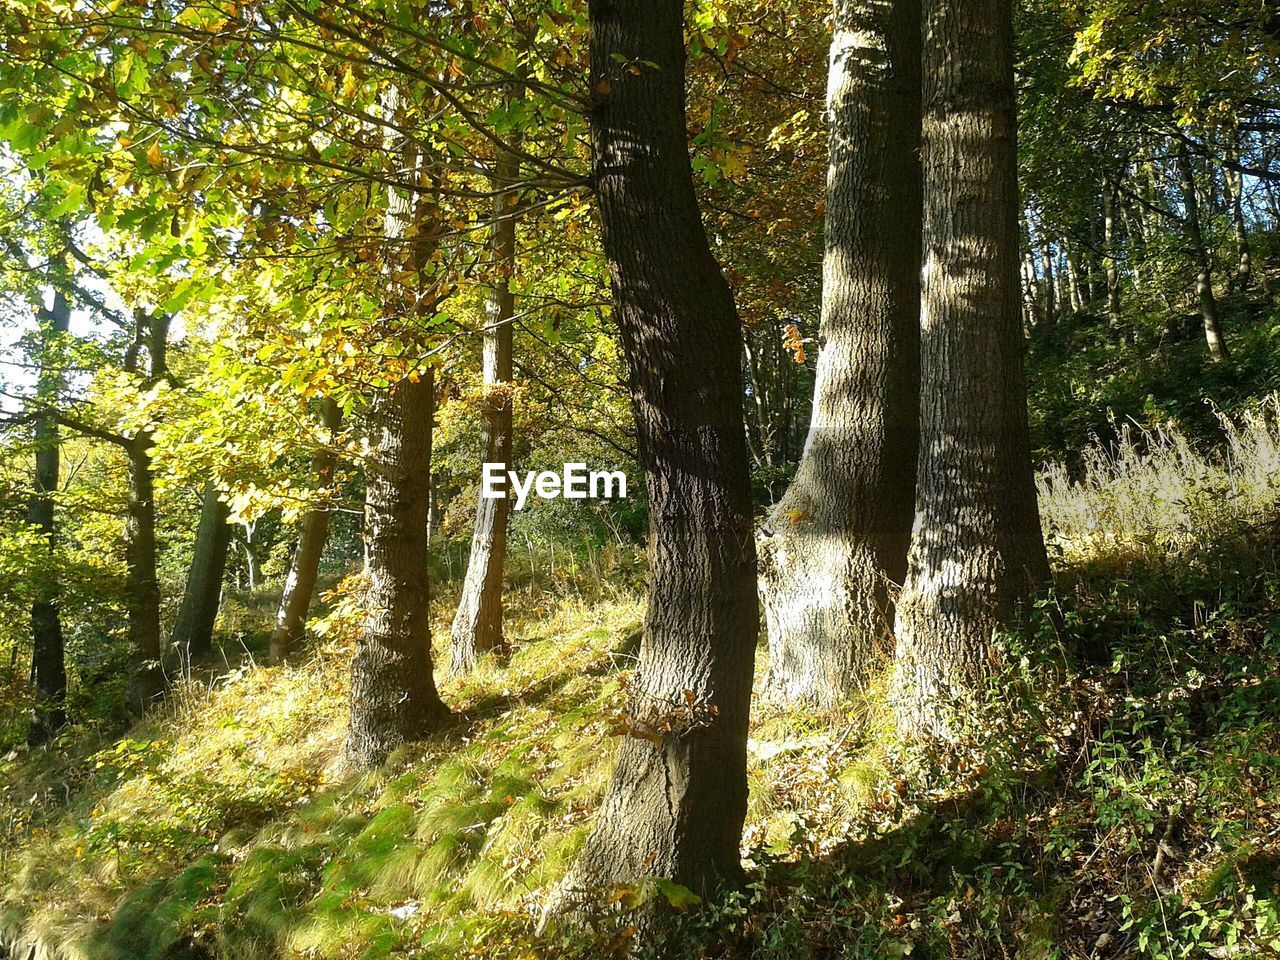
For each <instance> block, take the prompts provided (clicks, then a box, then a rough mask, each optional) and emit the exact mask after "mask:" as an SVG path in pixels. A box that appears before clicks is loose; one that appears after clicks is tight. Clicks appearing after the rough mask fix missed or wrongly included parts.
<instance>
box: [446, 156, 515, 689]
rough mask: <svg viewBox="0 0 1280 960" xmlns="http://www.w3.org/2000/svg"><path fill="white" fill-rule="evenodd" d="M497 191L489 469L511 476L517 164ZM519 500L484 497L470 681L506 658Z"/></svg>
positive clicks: (466, 654)
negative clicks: (509, 570)
mask: <svg viewBox="0 0 1280 960" xmlns="http://www.w3.org/2000/svg"><path fill="white" fill-rule="evenodd" d="M495 174H496V176H495V177H494V180H493V187H494V189H495V190H497V191H503V192H499V193H498V194H497V195H496V197H495V198H494V211H493V213H494V217H495V219H494V224H493V233H492V236H491V238H490V245H489V246H490V252H491V255H492V259H493V268H492V269H493V271H494V277H495V279H494V283H493V287H492V289H491V290H490V292H489V302H488V305H487V310H486V319H487V321H488V322H487V325H486V327H485V331H484V360H483V363H484V391H485V399H484V404H485V409H484V461H483V462H484V463H500V464H502V470H503V475H504V476H505V475H506V471H507V470H510V469H511V402H512V398H511V377H512V371H511V361H512V347H513V341H514V331H513V330H512V326H513V322H512V318H513V317H515V315H516V305H515V296H514V294H513V293H512V291H511V278H512V276H513V274H514V273H515V260H516V205H517V203H518V201H519V197H518V195H517V193H516V191H515V190H513V189H510V188H511V187H512V185H513V184H514V183H515V181H516V179H517V177H518V176H519V174H520V168H519V165H518V163H517V162H516V159H515V158H514V157H512V156H511V155H510V154H504V155H503V156H502V157H501V158H500V159H499V160H498V162H497V165H496V170H495ZM510 510H511V501H510V500H509V499H507V498H505V497H504V498H502V499H494V498H488V497H484V496H480V497H478V498H477V501H476V525H475V531H474V533H473V534H472V537H471V554H470V556H469V558H468V560H467V573H466V576H465V578H464V579H463V582H462V596H461V598H460V599H459V601H458V611H457V613H456V615H455V616H454V618H453V627H452V630H451V631H450V633H451V640H452V644H451V649H452V657H451V660H450V669H451V670H452V672H453V673H454V674H464V673H468V672H470V671H471V670H472V669H474V668H475V665H476V662H477V661H478V660H479V658H480V657H481V656H482V655H483V654H485V653H488V652H495V653H498V654H505V653H506V651H507V644H506V640H505V638H504V637H503V632H502V587H503V572H504V569H505V567H506V560H507V520H508V517H509V515H510Z"/></svg>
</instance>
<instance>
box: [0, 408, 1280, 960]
mask: <svg viewBox="0 0 1280 960" xmlns="http://www.w3.org/2000/svg"><path fill="white" fill-rule="evenodd" d="M1275 404H1276V401H1275V400H1274V399H1273V400H1271V401H1270V402H1269V405H1265V406H1262V407H1257V408H1255V409H1254V411H1253V412H1252V413H1250V414H1249V415H1248V416H1243V417H1237V418H1234V419H1230V420H1228V421H1227V426H1226V429H1225V435H1226V436H1227V437H1228V440H1229V442H1228V445H1227V446H1226V447H1225V448H1223V450H1222V451H1221V452H1220V453H1218V454H1216V455H1215V454H1210V453H1206V452H1204V451H1203V450H1202V449H1201V448H1200V447H1199V446H1197V445H1195V444H1193V443H1191V442H1190V441H1188V440H1186V439H1185V438H1184V437H1183V436H1182V435H1181V434H1180V433H1179V432H1178V431H1176V430H1174V429H1173V428H1171V427H1167V426H1159V425H1157V426H1153V427H1151V428H1149V429H1148V430H1147V431H1145V432H1141V433H1140V432H1139V431H1138V428H1137V427H1131V428H1129V431H1128V432H1121V433H1120V434H1119V437H1120V441H1119V443H1118V444H1117V445H1115V446H1113V447H1111V448H1110V449H1106V450H1104V449H1102V448H1094V449H1092V450H1091V451H1088V452H1086V454H1085V455H1084V456H1083V457H1082V458H1081V466H1080V468H1079V469H1078V470H1073V471H1071V472H1070V473H1069V472H1068V471H1067V470H1065V469H1062V468H1052V467H1051V468H1048V469H1047V470H1046V471H1044V472H1043V473H1042V476H1041V486H1040V491H1041V504H1042V511H1043V514H1044V518H1045V524H1046V530H1047V532H1048V537H1049V542H1050V546H1051V548H1052V550H1053V553H1054V556H1055V561H1056V576H1055V584H1054V587H1053V589H1052V590H1051V591H1050V592H1048V593H1047V594H1046V595H1044V596H1043V597H1042V598H1041V599H1040V600H1039V601H1038V602H1037V604H1036V605H1035V607H1034V609H1031V610H1029V611H1028V612H1027V616H1026V617H1025V618H1024V621H1023V623H1022V624H1021V625H1020V626H1019V627H1018V628H1017V629H1016V630H1013V631H1011V632H1010V634H1009V635H1008V636H1006V637H1003V638H1002V640H1001V643H1002V644H1003V647H1004V649H1005V650H1006V652H1007V656H1006V657H1005V663H1006V668H1005V670H1004V672H1003V674H1002V675H1001V676H999V677H996V678H993V681H992V686H991V689H990V691H989V693H988V694H987V695H985V696H983V697H982V698H980V700H979V702H978V703H976V704H975V705H974V708H973V709H972V710H971V711H970V713H969V719H968V721H967V723H966V724H965V726H964V727H963V729H961V730H960V732H959V734H958V737H957V740H956V741H955V742H954V743H953V744H951V745H949V746H948V747H947V748H946V749H945V750H942V749H933V750H929V751H924V750H920V749H917V748H906V747H904V746H903V745H901V744H900V743H899V742H898V741H897V739H896V738H895V736H894V731H893V725H892V722H891V719H890V711H889V710H888V708H887V707H886V703H885V701H886V698H885V696H884V693H883V686H884V681H877V682H876V683H874V684H872V686H871V687H870V688H869V690H868V692H867V693H866V694H865V695H864V696H863V697H861V698H859V699H858V700H857V701H856V702H853V703H850V704H849V705H847V707H846V708H845V709H843V710H840V711H834V712H831V713H826V714H814V713H809V712H803V711H785V710H778V709H764V708H762V709H760V710H758V711H757V714H756V716H755V718H754V720H753V726H752V731H751V741H750V745H749V747H750V750H749V758H750V760H749V779H750V786H751V799H750V810H749V815H748V824H747V831H746V836H745V839H744V856H745V859H746V862H747V864H748V867H749V870H748V883H747V885H746V886H745V887H744V888H743V889H742V890H739V891H737V892H735V893H732V894H730V895H727V896H726V897H724V898H723V899H722V900H720V901H719V902H717V903H714V904H704V905H701V906H700V907H699V908H696V909H695V908H693V907H692V906H691V905H690V904H689V902H688V898H687V897H682V896H680V893H679V891H678V890H674V891H673V890H672V889H670V888H669V887H663V886H661V885H652V884H650V885H646V884H640V885H638V886H637V887H636V888H635V889H633V890H630V891H620V893H619V896H618V897H617V898H616V901H615V903H614V905H613V907H612V909H610V910H608V911H605V912H604V913H602V914H600V915H599V916H598V917H596V918H595V923H594V924H588V925H587V926H586V927H585V928H574V929H569V928H566V929H556V928H552V929H551V930H549V931H547V932H546V933H545V934H544V935H542V936H538V935H537V934H536V933H535V926H536V923H535V920H536V917H535V911H536V906H537V904H538V903H539V902H540V899H541V897H542V896H543V895H544V894H545V892H546V891H547V890H548V888H549V887H550V886H551V885H553V884H554V883H555V882H556V881H557V880H558V879H560V878H561V877H562V876H563V875H564V873H565V871H566V869H567V867H568V865H569V864H570V863H571V862H572V860H573V858H574V856H575V854H576V853H577V851H578V849H579V847H580V845H581V842H582V840H583V838H584V836H585V833H586V831H587V829H588V828H589V826H590V823H591V818H592V815H593V812H594V810H595V807H596V805H597V803H598V801H599V799H600V797H601V795H602V792H603V789H604V786H605V783H606V780H607V777H608V773H609V767H610V757H611V755H612V752H613V749H612V748H613V743H614V741H613V740H612V738H611V734H610V731H611V730H612V729H613V728H614V727H615V726H616V724H614V723H613V717H614V714H615V713H616V711H617V710H618V708H619V707H620V703H621V698H622V688H623V679H622V677H623V674H624V672H625V671H626V670H627V669H628V668H629V667H630V666H631V665H632V663H633V661H634V656H635V653H636V641H637V638H638V635H639V621H640V617H641V613H642V609H641V602H640V599H639V595H638V591H637V590H635V589H634V588H633V587H632V586H627V587H616V586H614V587H611V586H610V577H609V576H604V575H598V574H596V573H593V572H592V571H591V570H585V571H580V572H579V573H580V575H583V576H587V577H589V578H593V579H592V582H591V585H590V589H589V590H587V593H588V595H589V596H590V599H589V600H585V599H582V598H581V597H579V598H576V599H555V597H557V596H559V597H564V596H565V595H566V594H567V593H570V592H571V591H565V590H558V591H556V592H555V593H553V592H551V591H549V590H547V589H545V587H546V586H547V585H545V584H544V585H543V586H542V587H541V588H538V589H534V588H532V587H530V588H529V589H525V590H516V591H514V592H513V610H512V615H511V621H510V627H511V633H512V636H513V638H514V640H515V643H514V647H515V650H514V654H513V656H512V658H511V660H510V662H509V663H507V664H505V665H503V664H497V663H493V662H489V663H486V664H484V666H483V667H482V669H481V670H479V671H478V672H477V673H476V674H474V675H473V676H471V677H469V678H467V679H466V680H458V679H454V678H445V679H444V682H443V684H442V689H443V693H444V695H445V697H446V699H447V700H448V702H449V703H450V704H452V705H454V706H455V709H456V712H457V717H456V719H455V721H454V722H453V723H452V725H451V726H450V727H449V728H448V729H446V730H444V731H443V732H441V733H440V734H439V735H438V736H436V737H435V738H433V739H432V740H430V741H428V742H426V743H423V744H418V745H415V746H412V747H407V748H404V749H402V750H401V751H399V752H398V753H397V754H396V755H394V756H393V757H392V759H391V761H390V762H389V763H388V764H387V765H386V766H385V767H384V768H382V769H381V770H379V771H377V772H375V773H372V774H368V775H364V776H359V777H352V776H349V775H346V774H343V773H342V772H341V771H340V770H339V768H338V767H337V765H336V763H335V759H336V757H337V753H338V750H339V748H340V744H341V739H342V736H343V733H344V730H343V719H344V713H345V698H346V679H345V678H346V670H347V666H348V660H349V656H350V653H351V647H352V643H353V638H354V628H355V624H356V622H358V616H359V613H360V603H359V594H358V591H357V590H356V589H354V585H350V584H349V585H348V586H347V587H346V588H339V589H338V590H336V591H335V592H334V593H333V594H332V595H331V596H330V598H329V609H328V612H327V614H326V615H325V616H323V617H321V618H320V619H319V620H318V621H317V623H316V624H314V627H315V633H316V635H317V636H316V642H315V644H314V645H313V647H312V648H310V650H309V651H308V652H307V654H306V655H305V656H304V657H303V658H302V659H300V660H299V661H298V662H296V663H293V664H289V665H286V666H281V667H263V666H258V665H256V664H254V663H253V662H252V659H251V658H247V659H245V660H244V661H243V662H242V663H240V664H239V665H237V666H236V667H235V668H234V669H231V670H230V671H228V672H226V673H224V674H223V675H221V676H219V677H217V678H216V681H214V682H208V683H203V684H201V683H197V682H196V681H195V680H192V681H190V682H188V683H187V684H186V685H184V686H183V687H181V688H180V689H179V690H178V691H177V693H176V694H175V695H174V696H173V697H172V698H171V699H170V701H169V703H168V704H167V705H166V706H165V707H164V708H163V709H160V710H157V711H155V712H154V713H153V715H151V716H150V717H149V718H147V720H146V721H145V722H144V723H142V724H141V725H139V726H137V727H135V728H133V729H132V730H130V731H129V732H128V734H127V736H126V737H124V738H118V737H116V736H114V735H112V734H111V733H110V732H109V731H107V730H106V729H105V728H94V727H93V726H92V725H90V726H87V727H80V728H77V729H76V730H74V731H71V732H69V733H67V734H66V735H64V736H63V738H62V739H61V740H60V741H59V742H58V743H57V744H56V745H55V746H54V747H53V749H52V750H37V751H33V752H22V751H15V752H13V753H11V754H9V755H8V756H7V757H5V758H4V759H3V760H2V761H0V791H2V795H0V815H2V816H3V817H4V821H3V823H4V834H3V838H2V842H0V883H2V884H3V896H2V899H0V931H3V936H4V937H5V938H6V939H7V940H8V941H10V942H11V943H21V942H24V941H25V942H28V943H32V942H39V943H42V944H44V945H45V946H47V947H48V948H50V949H51V950H53V951H54V952H53V954H52V955H54V956H65V957H76V958H84V960H159V958H179V957H219V958H230V960H257V958H262V960H266V958H276V957H307V958H335V960H336V958H361V960H375V958H389V957H403V956H426V957H436V956H438V957H451V958H452V957H477V958H479V957H484V958H490V960H503V958H529V957H582V958H587V957H592V958H598V957H602V956H608V955H611V954H621V953H623V952H625V951H627V950H630V951H633V952H635V953H637V954H639V955H642V956H643V955H649V956H653V957H659V956H660V957H664V958H673V960H678V958H684V957H687V958H690V960H692V958H695V957H705V958H726V960H728V958H741V957H752V958H776V960H804V958H827V957H849V958H854V957H856V958H867V960H870V958H881V957H893V956H907V955H910V956H913V957H929V958H933V957H937V958H944V957H946V958H954V957H973V958H979V957H981V958H988V957H1001V958H1003V957H1015V956H1016V957H1020V958H1028V960H1031V958H1044V960H1050V958H1074V957H1090V958H1112V957H1115V958H1120V957H1126V958H1127V957H1149V958H1152V960H1156V958H1170V960H1171V958H1181V957H1215V958H1218V957H1223V958H1225V957H1267V956H1280V816H1278V815H1277V813H1276V811H1278V810H1280V669H1278V668H1280V557H1278V556H1277V550H1278V549H1280V537H1278V534H1280V526H1277V509H1276V504H1277V487H1276V484H1277V480H1276V478H1277V475H1278V474H1280V469H1278V466H1277V451H1280V428H1277V424H1276V416H1275V414H1276V406H1275ZM610 562H611V563H612V562H613V561H610ZM628 569H630V568H628ZM621 579H622V580H623V581H625V582H626V583H628V584H633V583H634V579H633V578H631V574H630V573H628V574H627V575H626V576H624V577H621ZM579 586H581V585H580V584H579ZM448 602H449V597H448V594H447V591H446V593H445V595H444V596H443V597H442V599H441V601H440V604H439V607H438V609H437V614H438V617H437V622H438V623H444V622H447V621H445V620H444V618H445V617H446V616H447V613H448ZM440 632H441V634H443V632H444V631H443V629H441V630H440ZM761 659H762V660H763V657H762V658H761ZM761 668H763V664H761ZM653 897H659V898H663V899H665V900H668V901H670V902H672V903H673V904H675V905H678V906H680V907H682V908H683V909H682V910H679V911H672V916H671V917H670V924H669V929H668V930H667V931H666V933H657V932H654V931H653V930H652V929H650V928H647V927H646V928H644V929H646V930H648V932H647V933H645V934H643V935H641V934H638V933H637V932H636V930H637V925H636V924H634V923H633V922H632V921H633V917H632V913H633V908H634V907H636V906H637V905H638V904H639V903H640V902H641V901H643V900H645V899H646V898H653Z"/></svg>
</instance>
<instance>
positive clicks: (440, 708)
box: [345, 366, 449, 767]
mask: <svg viewBox="0 0 1280 960" xmlns="http://www.w3.org/2000/svg"><path fill="white" fill-rule="evenodd" d="M433 379H434V378H433V376H432V368H431V367H429V366H428V367H424V369H423V370H422V375H421V379H419V380H418V382H416V383H415V382H413V381H412V380H409V379H405V380H402V381H400V382H399V383H398V384H397V385H396V386H395V388H394V389H393V390H392V391H390V392H389V393H388V394H387V395H386V396H383V397H380V398H379V399H378V400H376V401H375V402H374V404H373V408H372V410H371V411H370V412H369V414H368V417H367V421H366V427H367V429H368V432H369V438H370V441H371V445H372V447H373V451H372V453H371V454H370V456H369V459H368V461H367V466H366V470H367V484H368V496H367V500H366V510H367V513H366V519H365V524H366V537H367V539H368V544H369V593H368V597H367V599H366V605H367V608H368V614H367V615H366V617H365V623H364V629H363V632H362V634H361V637H360V642H359V645H358V646H357V649H356V655H355V659H354V661H353V662H352V664H351V720H350V726H349V727H348V730H347V742H346V748H345V752H346V756H347V759H348V761H349V762H350V763H351V764H352V765H354V766H357V767H372V766H376V765H378V764H380V763H382V762H383V761H384V760H386V758H387V756H388V754H390V753H391V751H392V750H394V749H395V748H396V747H399V746H401V745H402V744H405V743H411V742H413V741H415V740H420V739H421V738H422V737H423V736H424V735H426V734H427V733H429V732H430V731H431V730H432V729H434V728H436V727H438V726H439V725H440V723H441V722H442V721H443V720H444V719H445V718H446V717H447V716H448V714H449V711H448V709H447V708H446V707H445V705H444V703H443V702H442V701H441V700H440V695H439V693H438V692H437V690H436V684H435V676H434V672H433V670H432V665H431V621H430V612H429V605H430V599H431V593H430V583H429V581H428V577H427V485H426V476H427V473H428V472H429V470H430V465H431V433H432V419H433V417H434V414H435V396H434V383H433Z"/></svg>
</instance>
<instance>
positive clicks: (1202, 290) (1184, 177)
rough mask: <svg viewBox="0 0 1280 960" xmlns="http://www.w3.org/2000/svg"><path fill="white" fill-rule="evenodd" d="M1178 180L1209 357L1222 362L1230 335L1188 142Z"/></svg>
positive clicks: (1181, 147)
mask: <svg viewBox="0 0 1280 960" xmlns="http://www.w3.org/2000/svg"><path fill="white" fill-rule="evenodd" d="M1178 180H1179V183H1180V184H1181V187H1182V218H1183V220H1182V222H1183V229H1184V231H1185V232H1186V235H1187V243H1188V244H1189V245H1190V247H1191V256H1192V258H1193V260H1194V261H1195V266H1196V297H1197V299H1198V300H1199V302H1200V319H1201V321H1202V322H1203V323H1204V339H1205V342H1206V343H1207V344H1208V345H1209V356H1210V357H1212V358H1213V360H1214V362H1216V363H1221V362H1222V361H1224V360H1229V359H1230V358H1231V354H1230V351H1228V350H1227V341H1226V338H1224V337H1223V335H1222V321H1221V319H1219V317H1218V300H1217V298H1216V297H1215V296H1214V295H1213V266H1212V264H1211V262H1210V260H1209V249H1208V248H1207V247H1206V246H1205V243H1204V233H1203V231H1202V230H1201V228H1200V198H1199V196H1198V194H1197V191H1196V178H1195V170H1194V169H1193V168H1192V166H1191V157H1190V156H1189V155H1188V153H1187V147H1186V144H1183V143H1180V144H1179V145H1178Z"/></svg>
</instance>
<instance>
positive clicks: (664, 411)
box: [551, 0, 759, 912]
mask: <svg viewBox="0 0 1280 960" xmlns="http://www.w3.org/2000/svg"><path fill="white" fill-rule="evenodd" d="M682 6H683V5H682V3H681V0H591V2H590V3H589V6H588V12H589V17H590V22H591V75H590V82H591V90H592V101H593V102H592V108H591V129H592V147H593V151H592V152H593V170H594V176H595V182H596V188H597V193H598V197H599V203H600V217H601V227H602V240H603V245H604V251H605V256H606V258H607V259H608V261H609V270H610V278H611V282H612V287H613V299H614V317H615V319H616V321H617V324H618V329H619V333H620V338H621V342H622V348H623V352H624V354H625V356H626V359H627V367H628V377H629V383H630V388H631V395H632V406H633V409H634V412H635V417H636V424H637V433H638V437H639V441H640V448H641V459H642V461H643V462H644V463H645V464H646V465H647V468H648V475H647V484H648V493H649V515H650V529H649V555H650V566H649V577H650V583H649V606H648V610H647V612H646V615H645V625H644V632H643V637H642V640H641V646H640V663H639V667H638V669H637V671H636V673H635V675H634V676H633V677H632V679H631V681H630V690H629V694H630V697H629V706H628V713H627V716H628V729H629V733H628V735H626V736H624V737H623V739H622V743H621V744H620V745H619V748H618V755H617V763H616V766H615V768H614V772H613V777H612V780H611V781H610V784H609V788H608V792H607V794H606V796H605V798H604V801H603V803H602V805H601V807H600V811H599V813H598V814H597V817H596V822H595V826H594V828H593V830H592V832H591V834H590V836H589V837H588V838H587V841H586V844H585V847H584V849H583V851H582V855H581V857H580V859H579V861H578V863H577V866H576V868H575V870H574V872H573V874H572V875H571V876H570V877H569V878H568V879H567V880H566V881H565V884H564V885H563V886H562V887H561V888H560V890H559V892H558V895H557V897H556V898H553V905H552V910H551V912H554V911H555V909H556V906H557V905H558V906H559V908H561V909H562V908H564V907H565V906H566V898H571V896H572V892H573V891H575V890H577V891H581V890H583V889H584V888H585V889H586V890H589V891H596V892H598V891H600V890H602V889H607V888H608V887H610V886H612V885H614V884H617V883H626V882H633V881H636V880H638V879H641V878H644V877H649V876H660V877H666V878H668V879H671V880H673V881H675V882H677V883H680V884H683V885H684V886H686V887H688V888H689V889H691V890H693V891H694V892H695V893H697V894H699V895H711V894H713V893H714V892H715V891H716V890H717V889H719V888H721V887H722V886H724V885H727V884H734V883H736V882H738V881H739V880H740V879H741V876H742V867H741V863H740V860H739V852H738V848H739V844H740V843H741V840H742V824H743V820H744V819H745V816H746V809H747V781H746V760H747V753H746V743H747V720H748V708H749V704H750V699H751V683H752V661H753V659H754V654H755V644H756V637H757V632H758V629H759V622H758V612H757V600H756V558H755V542H754V537H753V535H752V520H751V513H752V506H751V488H750V480H749V471H748V459H747V449H746V441H745V437H744V430H743V410H742V391H741V383H742V366H741V364H742V332H741V322H740V320H739V318H738V314H737V310H736V308H735V306H734V303H733V296H732V294H731V293H730V291H729V286H728V284H727V283H726V282H725V279H724V276H723V274H722V273H721V271H720V267H719V265H718V264H717V263H716V261H715V258H714V257H713V256H712V254H711V250H710V246H709V244H708V242H707V236H706V233H705V231H704V229H703V225H702V221H701V217H700V215H699V212H698V204H697V199H696V197H695V195H694V189H693V173H692V169H691V166H690V162H689V153H688V143H687V134H686V131H687V126H686V119H685V105H684V66H685V52H684V36H683V22H682V20H683V17H682V14H683V10H682Z"/></svg>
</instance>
